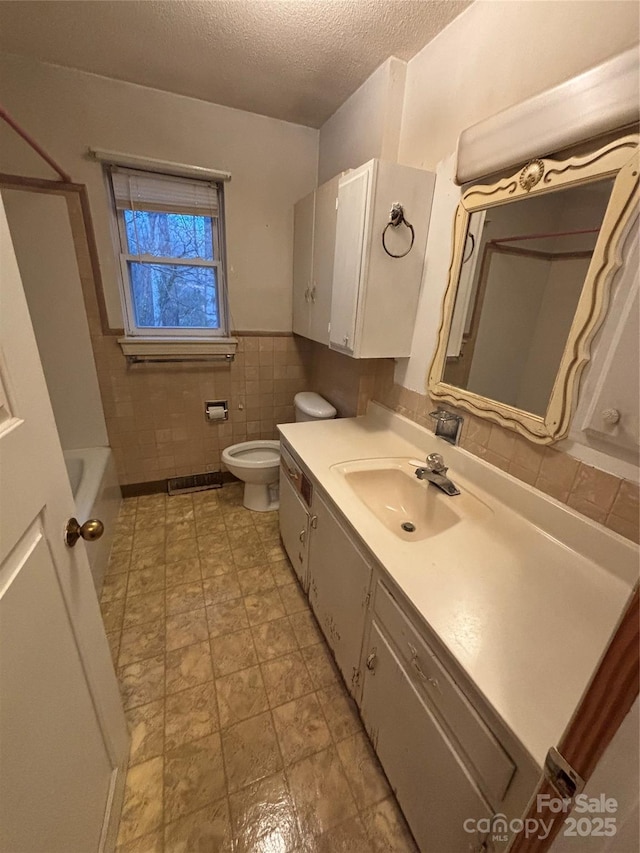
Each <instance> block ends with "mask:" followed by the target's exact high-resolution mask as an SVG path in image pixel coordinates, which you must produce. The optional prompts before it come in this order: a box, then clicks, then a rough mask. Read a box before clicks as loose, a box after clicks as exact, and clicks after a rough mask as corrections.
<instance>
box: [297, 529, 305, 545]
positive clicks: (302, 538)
mask: <svg viewBox="0 0 640 853" xmlns="http://www.w3.org/2000/svg"><path fill="white" fill-rule="evenodd" d="M306 538H307V531H306V530H301V531H300V535H299V536H298V539H299V540H300V541H301V542H304V540H305V539H306Z"/></svg>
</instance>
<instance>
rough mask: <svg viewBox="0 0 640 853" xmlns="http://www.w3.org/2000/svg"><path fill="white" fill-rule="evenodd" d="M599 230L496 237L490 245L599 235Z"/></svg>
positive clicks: (590, 229)
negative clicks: (580, 235) (544, 238)
mask: <svg viewBox="0 0 640 853" xmlns="http://www.w3.org/2000/svg"><path fill="white" fill-rule="evenodd" d="M599 231H600V229H599V228H584V229H583V230H582V231H551V232H549V233H548V234H523V235H522V236H521V237H495V238H494V239H493V240H489V242H490V243H517V242H520V240H541V239H542V238H543V237H575V236H577V235H579V234H598V233H599Z"/></svg>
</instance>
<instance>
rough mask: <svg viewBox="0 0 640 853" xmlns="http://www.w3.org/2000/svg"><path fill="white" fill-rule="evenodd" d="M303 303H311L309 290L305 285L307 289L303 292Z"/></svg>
mask: <svg viewBox="0 0 640 853" xmlns="http://www.w3.org/2000/svg"><path fill="white" fill-rule="evenodd" d="M304 301H305V302H310V301H311V289H310V287H309V285H307V289H306V290H305V292H304Z"/></svg>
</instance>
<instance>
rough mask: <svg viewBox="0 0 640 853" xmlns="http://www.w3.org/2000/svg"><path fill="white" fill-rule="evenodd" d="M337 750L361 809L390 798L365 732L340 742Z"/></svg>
mask: <svg viewBox="0 0 640 853" xmlns="http://www.w3.org/2000/svg"><path fill="white" fill-rule="evenodd" d="M336 749H337V750H338V755H339V756H340V761H342V767H343V770H344V772H345V775H346V777H347V779H348V781H349V785H350V786H351V792H352V794H353V796H354V799H355V801H356V805H357V806H358V808H359V809H365V808H367V807H368V806H371V805H373V804H374V803H378V802H380V800H384V799H385V798H386V797H388V796H389V794H390V790H389V784H388V782H387V779H386V777H385V775H384V773H383V772H382V767H380V764H379V762H378V759H377V758H376V755H375V753H374V751H373V749H372V747H371V744H370V743H369V738H368V737H367V736H366V734H365V733H364V732H359V733H358V734H355V735H352V736H351V737H349V738H346V739H345V740H342V741H340V743H338V744H337V747H336Z"/></svg>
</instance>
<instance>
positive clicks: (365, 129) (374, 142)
mask: <svg viewBox="0 0 640 853" xmlns="http://www.w3.org/2000/svg"><path fill="white" fill-rule="evenodd" d="M406 69H407V64H406V62H403V61H402V60H400V59H396V58H395V57H393V56H392V57H390V58H389V59H388V60H387V61H386V62H384V63H383V64H382V65H381V66H380V67H379V68H378V69H376V71H374V72H373V74H372V75H371V76H370V77H369V78H368V79H367V80H366V81H365V82H364V83H363V84H362V86H360V88H359V89H358V90H357V91H355V92H354V93H353V95H351V97H350V98H348V99H347V100H346V101H345V102H344V104H342V106H341V107H340V108H339V109H338V110H336V112H335V113H334V114H333V115H332V116H331V118H330V119H328V121H326V122H325V123H324V124H323V125H322V127H321V128H320V156H319V161H318V183H320V184H323V183H324V182H325V181H328V180H329V179H330V178H333V177H334V175H337V174H338V172H343V171H345V170H346V169H355V168H356V167H358V166H361V165H362V164H363V163H366V162H367V161H368V160H371V159H373V158H374V157H378V158H380V159H381V160H390V161H392V162H394V163H395V162H396V161H397V158H398V145H399V142H400V123H401V119H402V103H403V97H404V82H405V74H406Z"/></svg>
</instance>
